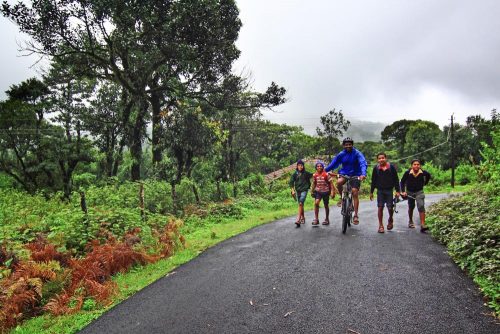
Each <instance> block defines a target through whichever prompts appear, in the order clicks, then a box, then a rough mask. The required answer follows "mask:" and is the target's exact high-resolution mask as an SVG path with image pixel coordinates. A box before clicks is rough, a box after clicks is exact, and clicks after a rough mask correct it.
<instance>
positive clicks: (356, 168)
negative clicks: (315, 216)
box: [325, 137, 368, 225]
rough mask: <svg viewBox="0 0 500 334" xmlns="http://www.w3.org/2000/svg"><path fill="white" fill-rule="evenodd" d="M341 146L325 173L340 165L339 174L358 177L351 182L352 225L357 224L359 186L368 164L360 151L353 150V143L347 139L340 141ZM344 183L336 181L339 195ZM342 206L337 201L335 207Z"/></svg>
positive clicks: (341, 179)
mask: <svg viewBox="0 0 500 334" xmlns="http://www.w3.org/2000/svg"><path fill="white" fill-rule="evenodd" d="M342 146H343V147H344V149H343V150H342V151H341V152H340V153H339V154H337V156H336V157H335V158H333V160H332V162H330V164H329V165H328V166H327V167H326V168H325V171H326V172H329V171H331V170H334V169H336V168H337V167H339V166H340V165H342V168H341V169H340V170H339V174H341V175H346V176H358V179H355V180H352V181H351V185H352V198H353V201H354V218H353V221H352V223H353V224H354V225H358V224H359V218H358V208H359V197H358V193H359V188H360V186H361V181H363V180H364V179H366V168H367V166H368V164H367V163H366V159H365V157H364V155H363V153H361V152H360V151H358V150H357V149H355V148H354V141H353V140H352V139H351V138H349V137H347V138H344V140H342ZM345 182H346V179H345V178H343V177H341V176H340V177H339V178H338V179H337V190H338V191H339V194H342V186H343V185H344V183H345ZM339 204H340V205H342V201H339V203H337V205H339Z"/></svg>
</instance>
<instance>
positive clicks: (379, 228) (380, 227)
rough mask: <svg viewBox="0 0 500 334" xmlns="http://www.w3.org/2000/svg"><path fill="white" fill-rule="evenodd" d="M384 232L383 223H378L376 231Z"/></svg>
mask: <svg viewBox="0 0 500 334" xmlns="http://www.w3.org/2000/svg"><path fill="white" fill-rule="evenodd" d="M388 229H389V228H388ZM384 232H385V231H384V225H380V226H379V227H378V233H384Z"/></svg>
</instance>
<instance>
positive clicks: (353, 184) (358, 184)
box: [344, 179, 361, 190]
mask: <svg viewBox="0 0 500 334" xmlns="http://www.w3.org/2000/svg"><path fill="white" fill-rule="evenodd" d="M345 183H347V181H346V182H345ZM345 183H344V184H345ZM351 187H352V188H356V189H358V190H359V188H361V181H360V180H359V179H353V180H351Z"/></svg>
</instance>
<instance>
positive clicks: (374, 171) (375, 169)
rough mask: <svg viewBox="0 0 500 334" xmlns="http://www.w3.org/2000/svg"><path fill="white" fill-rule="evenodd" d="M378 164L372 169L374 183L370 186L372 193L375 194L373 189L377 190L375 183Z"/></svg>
mask: <svg viewBox="0 0 500 334" xmlns="http://www.w3.org/2000/svg"><path fill="white" fill-rule="evenodd" d="M377 174H378V173H377V166H375V167H373V170H372V183H371V187H370V194H373V191H375V185H376V184H377V176H378V175H377Z"/></svg>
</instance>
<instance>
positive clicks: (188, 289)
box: [81, 195, 500, 334]
mask: <svg viewBox="0 0 500 334" xmlns="http://www.w3.org/2000/svg"><path fill="white" fill-rule="evenodd" d="M440 197H442V196H440V195H428V197H427V202H428V203H429V202H431V201H436V200H438V199H439V198H440ZM308 200H310V199H308ZM405 203H406V202H405ZM375 206H376V204H375V202H363V203H362V204H361V211H360V220H361V223H360V225H359V226H357V227H353V228H351V229H349V230H348V232H347V234H346V235H342V234H341V227H340V212H339V209H338V208H334V209H333V212H332V213H331V217H332V219H331V220H332V221H333V224H332V225H330V226H327V227H324V226H320V227H312V226H311V225H310V221H311V219H312V213H311V212H308V214H307V216H306V218H307V223H306V225H303V227H301V228H299V229H297V228H295V225H294V223H293V222H294V218H293V217H291V218H286V219H282V220H278V221H276V222H274V223H271V224H266V225H263V226H259V227H257V228H255V229H252V230H251V231H249V232H247V233H244V234H242V235H240V236H237V237H235V238H232V239H230V240H227V241H225V242H223V243H221V244H219V245H217V246H216V247H213V248H211V249H209V250H207V251H206V252H204V253H203V254H201V255H200V256H199V257H198V258H196V259H194V260H193V261H191V262H189V263H187V264H185V265H183V266H181V267H179V268H177V270H176V271H175V273H174V274H172V275H170V276H168V277H165V278H163V279H160V280H158V281H157V282H155V283H154V284H152V285H150V286H148V287H147V288H145V289H144V290H142V291H141V292H139V293H137V294H136V295H134V296H133V297H131V298H130V299H128V300H126V301H125V302H123V303H121V304H120V305H118V306H116V307H115V308H113V309H112V310H110V311H109V312H107V313H106V314H105V315H103V316H102V317H101V318H99V319H98V320H97V321H95V322H94V323H92V324H91V325H89V326H88V327H87V328H85V329H84V330H83V331H82V332H81V333H86V334H88V333H361V334H367V333H488V334H491V333H500V325H498V324H495V321H494V319H493V318H491V317H489V316H487V315H486V313H488V312H489V310H488V309H487V308H486V307H485V306H483V301H482V298H481V295H480V293H479V291H478V289H477V288H476V287H475V286H474V284H473V282H472V281H471V280H470V279H469V278H468V277H466V276H465V275H464V274H463V273H462V272H461V271H460V270H459V269H458V268H457V267H456V266H455V265H454V263H453V262H452V260H451V259H450V258H449V257H448V256H447V255H446V252H445V249H444V247H443V246H441V245H438V244H437V243H436V242H434V241H433V240H432V238H431V237H430V236H429V235H425V234H421V233H419V230H418V226H417V229H415V230H410V229H408V228H407V226H406V221H407V217H406V208H407V207H406V205H405V204H403V205H400V206H399V209H400V212H399V213H398V214H397V215H396V216H395V228H394V230H393V231H391V232H386V233H385V234H378V233H377V222H376V207H375Z"/></svg>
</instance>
